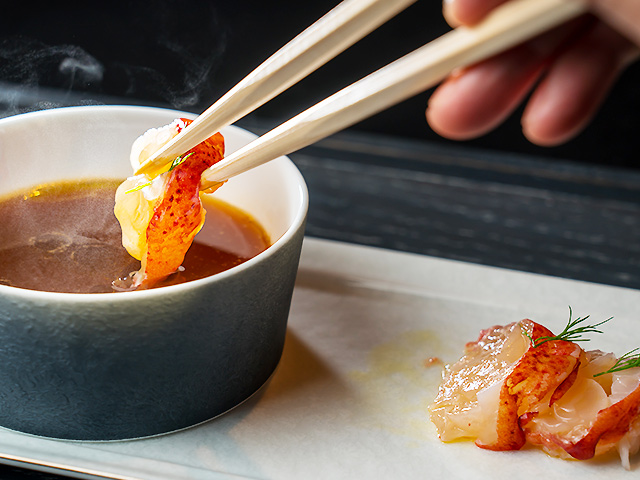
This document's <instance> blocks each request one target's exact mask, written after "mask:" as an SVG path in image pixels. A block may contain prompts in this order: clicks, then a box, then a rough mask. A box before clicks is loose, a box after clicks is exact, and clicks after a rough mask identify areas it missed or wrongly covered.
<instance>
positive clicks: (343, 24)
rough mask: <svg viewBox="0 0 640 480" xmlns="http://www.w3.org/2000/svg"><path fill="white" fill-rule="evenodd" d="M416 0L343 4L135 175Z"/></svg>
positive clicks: (156, 167)
mask: <svg viewBox="0 0 640 480" xmlns="http://www.w3.org/2000/svg"><path fill="white" fill-rule="evenodd" d="M415 2H416V0H345V1H343V2H342V3H340V4H339V5H338V6H336V7H335V8H334V9H332V10H331V11H330V12H329V13H327V14H326V15H325V16H323V17H322V18H320V19H319V20H318V21H317V22H315V23H314V24H313V25H311V26H310V27H309V28H307V29H306V30H305V31H303V32H302V33H301V34H299V35H298V36H297V37H295V38H294V39H293V40H291V41H290V42H289V43H287V44H286V45H285V46H284V47H282V48H281V49H280V50H278V51H277V52H276V53H274V54H273V55H272V56H271V57H269V58H268V59H267V60H265V61H264V62H263V63H262V64H261V65H260V66H258V67H257V68H256V69H255V70H253V71H252V72H251V73H250V74H249V75H247V76H246V77H245V78H244V79H242V80H241V81H240V82H239V83H238V84H237V85H236V86H235V87H233V88H232V89H231V90H229V92H227V93H226V94H225V95H223V96H222V97H220V99H219V100H218V101H216V102H215V103H214V104H213V105H211V106H210V107H209V108H208V109H207V110H205V111H204V112H203V113H202V114H200V115H199V116H198V117H197V118H196V119H195V120H194V121H193V123H192V124H191V125H190V126H189V128H187V129H185V130H183V131H182V132H181V133H180V134H179V135H176V137H175V138H173V139H172V141H171V142H169V143H167V144H166V145H165V146H164V147H163V148H161V149H160V150H158V151H157V152H156V153H155V154H154V155H153V156H151V157H149V158H148V159H147V161H145V162H144V163H143V164H142V165H141V166H140V167H139V168H138V170H137V171H136V174H137V173H143V172H144V173H150V174H152V173H158V172H159V171H162V170H163V169H164V167H166V166H167V164H168V163H170V162H171V161H172V160H173V159H174V158H176V157H177V156H179V155H182V154H183V153H184V152H186V151H187V150H189V149H191V148H193V147H195V146H196V145H197V144H199V143H200V142H202V141H204V140H205V139H207V138H208V137H210V136H211V135H213V134H214V133H215V132H217V131H219V130H220V129H222V128H223V127H226V126H228V125H231V124H232V123H233V122H235V121H237V120H239V119H240V118H242V117H244V116H245V115H247V114H248V113H250V112H252V111H253V110H255V109H256V108H258V107H259V106H261V105H263V104H264V103H266V102H267V101H269V100H271V99H272V98H273V97H275V96H276V95H278V94H280V93H282V92H283V91H285V90H286V89H288V88H289V87H291V86H292V85H294V84H295V83H297V82H298V81H300V80H301V79H303V78H304V77H305V76H307V75H308V74H309V73H311V72H313V71H314V70H317V69H318V68H319V67H321V66H322V65H324V64H325V63H326V62H328V61H329V60H331V59H332V58H334V57H335V56H337V55H338V54H339V53H341V52H342V51H343V50H345V49H347V48H348V47H349V46H351V45H353V44H354V43H356V42H357V41H358V40H360V39H361V38H363V37H364V36H366V35H367V34H369V33H370V32H372V31H373V30H375V29H376V28H378V27H379V26H380V25H382V24H383V23H385V22H386V21H388V20H389V19H390V18H392V17H393V16H394V15H396V14H397V13H399V12H401V11H402V10H404V9H405V8H407V7H408V6H409V5H411V4H412V3H415Z"/></svg>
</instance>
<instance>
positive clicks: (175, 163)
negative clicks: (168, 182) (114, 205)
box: [124, 152, 193, 193]
mask: <svg viewBox="0 0 640 480" xmlns="http://www.w3.org/2000/svg"><path fill="white" fill-rule="evenodd" d="M191 155H193V152H191V153H187V154H186V155H180V156H178V157H176V158H174V159H173V162H171V166H170V167H169V170H167V171H168V172H170V171H171V170H173V169H174V168H176V167H177V166H178V165H180V164H181V163H182V162H184V161H185V160H186V159H187V158H189V157H190V156H191ZM152 183H153V182H147V183H143V184H141V185H137V186H135V187H133V188H130V189H129V190H127V191H126V192H124V193H132V192H137V191H138V190H142V189H143V188H144V187H148V186H149V185H151V184H152Z"/></svg>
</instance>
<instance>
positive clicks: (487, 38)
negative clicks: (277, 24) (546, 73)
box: [138, 0, 587, 190]
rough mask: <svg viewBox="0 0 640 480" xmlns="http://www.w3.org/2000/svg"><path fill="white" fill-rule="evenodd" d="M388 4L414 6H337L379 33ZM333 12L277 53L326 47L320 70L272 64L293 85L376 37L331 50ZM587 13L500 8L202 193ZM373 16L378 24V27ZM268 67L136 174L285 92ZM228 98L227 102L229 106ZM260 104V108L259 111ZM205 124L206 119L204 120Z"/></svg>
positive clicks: (318, 111)
mask: <svg viewBox="0 0 640 480" xmlns="http://www.w3.org/2000/svg"><path fill="white" fill-rule="evenodd" d="M391 3H393V6H394V9H393V12H394V13H395V12H397V11H400V10H401V9H402V8H405V7H406V6H408V5H409V4H410V3H413V2H412V1H410V0H406V1H400V0H398V1H395V0H380V1H374V0H371V1H368V0H347V1H346V2H343V3H341V4H340V5H338V7H336V9H341V8H354V9H356V8H357V13H352V17H351V18H353V19H355V18H358V19H360V21H361V22H365V20H364V17H362V16H360V15H364V13H362V12H364V11H365V10H366V11H367V15H366V16H367V20H366V21H368V22H372V23H371V24H373V23H375V24H376V26H378V25H380V24H381V23H383V22H381V21H380V17H378V16H377V15H379V14H381V12H382V13H384V18H385V19H388V18H390V17H391V16H392V15H393V13H391V9H390V7H389V5H390V4H391ZM365 4H367V5H368V6H369V7H370V8H372V9H373V8H374V7H376V8H380V9H381V10H377V9H375V12H373V10H367V9H365V8H364V7H365ZM382 5H385V8H383V7H382ZM336 9H334V10H332V12H330V13H329V14H327V16H325V17H323V18H322V19H321V20H319V21H318V22H317V23H316V24H314V26H312V27H309V29H307V30H305V32H303V34H301V36H299V37H297V38H296V39H294V40H293V41H292V42H290V43H289V44H288V45H287V46H285V47H283V49H281V50H280V51H279V52H278V53H276V54H274V56H273V57H271V58H274V57H279V54H280V52H283V51H286V50H287V49H288V48H289V47H291V45H294V46H295V44H296V43H297V42H298V41H303V43H305V44H307V40H300V37H304V36H305V35H308V36H309V37H308V39H309V38H312V39H313V41H317V42H319V44H321V45H324V46H322V47H318V48H319V49H320V51H323V52H324V53H325V55H324V56H323V58H322V59H321V61H320V62H318V63H315V62H310V61H309V60H308V59H307V60H305V61H302V60H300V63H299V64H298V63H296V65H297V66H295V67H292V66H290V65H289V64H287V62H286V61H285V60H284V59H283V58H282V57H280V58H276V59H275V60H274V64H275V65H277V66H278V68H279V70H278V72H282V71H284V70H287V69H288V68H291V73H290V75H293V76H294V77H295V79H296V80H295V81H297V80H298V79H300V78H303V76H304V75H306V74H308V73H310V71H311V69H312V68H317V67H318V66H320V65H321V64H322V63H325V62H326V61H328V60H329V59H330V58H331V56H332V55H336V54H337V53H338V52H339V51H342V50H343V49H344V48H346V46H347V43H349V44H351V43H354V42H355V41H356V40H357V39H358V38H361V37H362V36H364V34H366V33H363V32H367V33H368V32H369V31H371V30H373V28H371V27H370V25H371V24H367V25H368V26H365V24H364V23H362V24H360V25H359V27H358V28H354V29H353V32H354V33H353V34H352V35H351V36H350V37H349V42H343V41H341V40H339V41H337V42H335V43H334V44H332V47H331V48H329V47H327V46H326V45H327V44H326V43H325V42H328V39H327V35H329V36H330V35H333V34H325V33H324V32H323V33H322V34H319V35H314V32H313V29H314V28H316V26H317V25H321V26H322V28H326V29H327V32H329V31H334V30H335V29H333V28H331V25H332V22H334V21H338V19H337V18H335V16H334V15H333V13H334V12H335V11H336ZM586 10H587V7H586V3H585V1H584V0H512V1H509V2H507V3H505V4H503V5H502V6H500V7H498V8H497V9H495V10H494V11H493V12H492V13H491V14H490V15H489V16H488V17H487V18H485V19H484V20H483V21H482V22H480V23H479V24H477V25H475V26H473V27H458V28H456V29H454V30H452V31H451V32H449V33H447V34H445V35H443V36H441V37H439V38H437V39H436V40H434V41H432V42H430V43H428V44H427V45H425V46H423V47H421V48H419V49H417V50H415V51H413V52H412V53H409V54H408V55H405V56H404V57H402V58H400V59H398V60H396V61H395V62H392V63H390V64H389V65H387V66H385V67H383V68H381V69H380V70H378V71H376V72H374V73H372V74H370V75H369V76H367V77H365V78H363V79H361V80H359V81H357V82H355V83H353V84H352V85H350V86H348V87H346V88H344V89H342V90H340V91H339V92H337V93H335V94H334V95H332V96H330V97H328V98H327V99H325V100H323V101H321V102H320V103H318V104H316V105H314V106H312V107H311V108H309V109H307V110H305V111H304V112H302V113H300V114H299V115H297V116H295V117H293V118H292V119H290V120H288V121H287V122H285V123H283V124H282V125H280V126H278V127H276V128H274V129H273V130H271V131H269V132H267V133H266V134H264V135H262V136H261V137H260V138H258V139H256V140H254V141H253V142H251V143H249V144H248V145H246V146H245V147H243V148H241V149H239V150H237V151H236V152H233V153H231V154H230V155H228V156H227V157H226V158H225V159H224V160H222V161H221V162H219V163H217V164H215V165H213V166H212V167H210V168H209V169H207V170H206V171H205V172H204V174H203V177H202V182H201V189H203V190H205V189H207V188H210V187H212V186H214V185H216V184H218V183H220V182H223V181H225V180H227V179H229V178H231V177H232V176H234V175H237V174H239V173H242V172H245V171H247V170H249V169H251V168H254V167H256V166H259V165H262V164H263V163H266V162H268V161H270V160H273V159H274V158H277V157H280V156H282V155H287V154H289V153H291V152H293V151H296V150H298V149H300V148H303V147H305V146H307V145H310V144H312V143H314V142H316V141H318V140H320V139H322V138H325V137H327V136H328V135H331V134H333V133H335V132H338V131H339V130H342V129H344V128H346V127H348V126H350V125H353V124H354V123H356V122H358V121H360V120H362V119H364V118H366V117H368V116H371V115H373V114H375V113H377V112H379V111H381V110H384V109H385V108H388V107H390V106H392V105H394V104H396V103H399V102H401V101H403V100H406V99H408V98H410V97H412V96H414V95H416V94H418V93H420V92H422V91H424V90H426V89H428V88H430V87H432V86H434V85H435V84H437V83H438V82H440V81H442V80H443V79H444V78H445V77H446V76H447V75H448V74H449V73H450V72H451V71H453V70H455V69H456V68H460V67H464V66H467V65H470V64H473V63H476V62H478V61H480V60H483V59H485V58H488V57H490V56H492V55H495V54H496V53H499V52H501V51H504V50H506V49H508V48H510V47H513V46H515V45H517V44H519V43H521V42H523V41H525V40H527V39H530V38H532V37H534V36H536V35H538V34H540V33H542V32H544V31H546V30H548V29H550V28H553V27H555V26H557V25H560V24H562V23H564V22H566V21H568V20H570V19H572V18H574V17H577V16H578V15H580V14H582V13H584V12H586ZM374 17H375V20H376V21H375V22H373V19H374ZM353 21H355V20H353ZM343 23H345V24H346V23H349V22H348V21H346V22H343ZM365 23H366V22H365ZM317 28H320V27H317ZM374 28H375V27H374ZM336 34H337V33H336ZM314 45H316V44H314ZM297 48H300V47H299V46H295V48H294V50H296V51H297ZM310 48H315V47H312V46H311V45H310V44H307V45H306V46H305V47H304V50H305V53H306V52H307V51H309V49H310ZM329 51H330V53H329ZM301 56H302V55H301ZM270 60H271V59H269V60H267V62H265V64H267V63H269V61H270ZM265 64H263V65H261V66H260V67H258V69H256V70H255V71H254V72H253V73H252V74H250V75H249V76H248V77H246V78H245V79H244V80H243V81H242V82H240V83H239V84H238V85H237V86H236V87H234V88H233V89H232V90H231V91H230V92H229V93H227V94H226V95H225V96H224V97H222V98H221V99H220V100H219V101H218V102H216V103H215V104H214V105H212V106H211V107H210V108H209V109H208V110H207V111H206V112H205V113H203V114H202V115H201V116H200V117H198V118H197V119H196V120H194V122H193V123H192V124H191V126H190V127H189V128H187V129H184V130H183V133H181V134H180V135H178V136H176V137H175V139H174V142H172V143H170V144H168V145H167V146H166V147H165V148H164V149H163V150H162V151H159V152H158V154H157V155H156V156H155V157H154V158H151V159H150V161H149V162H147V163H145V164H143V165H142V166H141V168H140V169H139V170H138V172H149V171H152V170H153V169H154V168H156V169H157V168H159V167H162V166H164V165H166V164H167V162H170V161H171V160H172V159H173V158H175V156H177V155H180V154H182V153H183V152H185V151H187V150H188V149H189V148H192V147H193V146H195V145H196V144H197V143H199V142H201V141H202V140H204V139H205V138H207V137H208V136H210V135H212V134H213V133H214V132H215V131H217V130H219V129H220V128H222V126H226V124H227V123H226V122H229V120H230V119H232V118H233V121H235V120H237V119H239V118H241V116H243V115H245V114H246V113H248V112H249V111H251V109H252V108H251V106H252V105H255V107H253V108H257V106H258V105H257V104H258V101H257V100H260V101H262V100H263V99H265V98H267V97H268V98H272V97H273V96H275V95H276V94H277V93H280V92H281V91H283V90H284V88H274V85H272V84H269V82H264V83H262V81H260V79H261V78H262V76H263V75H265V76H266V74H265V72H264V71H263V72H261V70H262V69H263V68H267V67H264V66H265ZM301 64H304V65H305V68H304V69H303V70H304V72H302V73H300V74H298V75H294V72H296V73H297V72H298V69H299V66H300V65H301ZM267 70H268V68H267ZM256 72H258V73H257V74H256V77H257V78H258V80H259V81H257V82H253V81H252V80H247V79H250V77H252V75H254V74H255V73H256ZM276 75H279V73H276ZM295 81H293V82H290V83H288V84H287V87H286V88H288V87H289V86H290V85H292V84H293V83H295ZM254 83H255V84H257V85H258V86H257V87H256V88H255V89H253V90H252V91H251V93H252V95H253V96H254V97H255V98H256V99H257V100H256V101H248V102H246V104H245V103H243V102H241V101H240V102H239V104H242V108H240V107H238V104H237V103H235V101H234V99H233V97H235V96H236V95H240V96H241V95H242V93H241V92H242V91H244V89H245V88H250V89H251V87H252V85H253V84H254ZM264 84H268V85H269V88H266V87H265V90H268V92H269V93H268V95H262V94H261V88H262V87H261V85H264ZM242 85H244V86H242ZM226 97H229V98H227V100H225V98H226ZM223 100H224V102H223ZM264 101H266V100H264ZM225 102H228V103H226V105H227V106H228V107H224V105H225ZM262 103H264V102H262ZM262 103H260V105H261V104H262ZM225 108H230V110H231V111H230V112H226V111H225ZM211 112H214V113H211ZM215 112H217V113H215ZM240 112H242V113H240ZM218 115H219V116H220V117H221V118H223V119H224V121H220V120H217V118H213V117H217V116H218ZM238 115H239V116H238ZM201 117H204V118H202V119H201ZM229 123H231V122H229ZM212 125H214V126H215V128H212V127H211V126H212ZM180 137H182V138H180ZM172 144H173V145H172Z"/></svg>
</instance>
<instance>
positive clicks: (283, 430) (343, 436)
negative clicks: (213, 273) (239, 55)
mask: <svg viewBox="0 0 640 480" xmlns="http://www.w3.org/2000/svg"><path fill="white" fill-rule="evenodd" d="M639 304H640V291H636V290H628V289H622V288H616V287H608V286H602V285H596V284H589V283H584V282H577V281H570V280H564V279H558V278H550V277H545V276H540V275H533V274H527V273H521V272H513V271H508V270H501V269H497V268H491V267H483V266H478V265H471V264H467V263H462V262H454V261H448V260H442V259H434V258H430V257H424V256H418V255H411V254H404V253H398V252H391V251H387V250H380V249H373V248H366V247H359V246H353V245H346V244H342V243H335V242H328V241H320V240H316V239H309V238H308V239H306V240H305V246H304V250H303V256H302V260H301V265H300V272H299V276H298V282H297V285H296V290H295V294H294V301H293V307H292V311H291V316H290V323H289V329H288V337H287V343H286V346H285V351H284V355H283V358H282V361H281V363H280V366H279V367H278V370H277V371H276V373H275V375H274V376H273V378H272V380H271V381H270V383H269V384H268V385H267V386H266V387H265V388H263V390H262V391H261V392H259V394H258V395H256V396H254V397H253V398H252V399H250V400H249V401H247V402H246V403H245V404H243V405H242V406H240V407H239V408H237V409H235V410H234V411H232V412H231V413H229V414H227V415H224V416H222V417H220V418H218V419H216V420H213V421H210V422H208V423H205V424H202V425H200V426H198V427H194V428H191V429H188V430H184V431H182V432H178V433H173V434H170V435H165V436H161V437H156V438H151V439H145V440H138V441H129V442H112V443H72V442H61V441H52V440H47V439H42V438H36V437H31V436H27V435H22V434H19V433H15V432H11V431H7V430H1V429H0V456H1V457H2V458H4V461H5V462H6V463H18V464H20V463H24V462H26V463H30V464H32V467H33V466H34V465H41V467H37V468H42V469H49V470H51V471H60V470H63V471H65V473H66V474H73V475H74V476H77V477H78V478H96V476H100V475H104V476H107V477H113V478H118V479H145V480H146V479H149V480H151V479H153V480H176V479H198V480H208V479H226V478H257V479H266V478H277V479H301V478H304V479H316V478H317V479H327V478H367V479H375V478H384V479H388V478H394V479H403V478H406V479H414V478H456V479H457V478H461V479H462V478H464V479H467V478H474V479H485V478H486V479H503V478H504V479H507V478H518V479H538V478H540V477H541V476H544V478H545V480H552V479H565V478H580V479H581V480H588V479H594V480H595V479H598V480H600V479H601V478H607V480H615V479H618V478H620V479H622V478H624V479H628V478H629V473H628V472H627V471H625V470H624V469H623V468H622V467H621V466H620V463H619V460H618V459H617V458H616V457H615V456H613V455H612V456H609V457H607V458H606V459H603V460H596V461H585V462H578V461H563V460H558V459H555V458H551V457H548V456H546V455H545V454H544V453H542V452H541V451H539V450H537V449H533V448H526V449H524V450H522V451H518V452H490V451H485V450H481V449H479V448H477V447H475V446H474V445H473V444H472V443H469V442H462V443H453V444H443V443H441V442H440V441H439V440H438V438H437V435H436V432H435V429H434V427H433V425H432V424H431V423H430V421H429V419H428V415H427V405H428V404H429V403H430V401H431V400H432V399H433V397H434V395H435V393H436V390H437V386H438V383H439V380H440V365H438V364H435V365H432V366H427V365H426V364H425V360H428V359H430V358H434V357H437V358H439V359H441V360H443V361H445V362H450V361H454V360H455V359H457V358H458V357H459V356H460V355H461V353H462V348H463V346H464V343H465V342H467V341H469V340H474V339H475V338H477V335H478V332H479V330H480V329H482V328H485V327H488V326H491V325H494V324H504V323H508V322H512V321H515V320H520V319H522V318H524V317H528V318H532V319H534V320H536V321H537V322H539V323H542V324H544V325H546V326H548V327H549V328H551V329H552V330H556V331H557V330H558V329H562V327H563V326H564V325H565V323H566V321H567V317H568V306H569V305H570V306H571V307H572V308H573V312H574V314H575V315H580V316H584V315H591V318H592V319H593V320H600V319H605V318H608V317H609V316H612V315H613V316H614V320H612V321H611V322H610V323H609V324H607V325H606V326H605V333H604V334H603V335H600V336H597V337H595V338H593V340H592V341H591V342H590V344H588V347H589V348H600V349H602V350H610V351H615V352H616V353H618V354H622V353H624V352H627V351H629V350H631V349H632V348H635V347H637V346H638V341H639V339H640V321H639V319H638V318H637V305H639ZM632 468H633V469H634V470H635V471H638V470H639V469H640V455H635V456H634V457H633V458H632ZM631 475H632V476H633V475H634V474H631Z"/></svg>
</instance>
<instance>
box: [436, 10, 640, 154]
mask: <svg viewBox="0 0 640 480" xmlns="http://www.w3.org/2000/svg"><path fill="white" fill-rule="evenodd" d="M505 1H507V0H445V4H444V14H445V17H446V19H447V21H448V22H449V23H450V24H451V25H452V26H458V25H461V24H462V25H472V24H474V23H476V22H478V21H479V20H481V19H482V18H483V17H484V15H486V14H487V12H489V11H490V10H491V9H493V8H495V7H496V6H498V5H500V4H502V3H504V2H505ZM590 3H591V5H592V12H593V13H594V15H585V16H583V17H581V18H579V19H577V20H575V21H572V22H570V23H568V24H566V25H563V26H561V27H558V28H556V29H554V30H552V31H550V32H547V33H545V34H544V35H541V36H539V37H537V38H535V39H533V40H531V41H529V42H527V43H525V44H523V45H520V46H518V47H515V48H513V49H511V50H509V51H507V52H505V53H502V54H500V55H498V56H496V57H493V58H490V59H488V60H485V61H483V62H481V63H478V64H476V65H473V66H471V67H468V68H465V69H463V70H462V71H460V72H456V73H455V74H453V75H451V76H450V77H449V78H448V79H447V80H446V81H445V82H443V83H442V84H441V85H440V86H439V87H438V88H437V89H436V91H435V92H434V93H433V95H432V96H431V99H430V100H429V105H428V108H427V112H426V116H427V121H428V122H429V124H430V125H431V127H432V128H433V130H434V131H435V132H436V133H439V134H440V135H442V136H443V137H447V138H451V139H456V140H466V139H471V138H474V137H478V136H480V135H483V134H485V133H487V132H489V131H490V130H492V129H494V128H495V127H497V126H498V125H499V124H500V123H502V122H503V121H504V120H505V119H506V118H507V117H508V116H509V115H510V114H511V113H513V111H514V110H515V109H516V108H517V107H518V105H519V104H520V103H522V102H523V101H524V100H525V97H527V96H528V95H529V94H530V93H531V96H530V98H529V100H528V102H527V105H526V107H525V109H524V112H523V115H522V129H523V133H524V135H525V136H526V137H527V138H528V139H529V140H530V141H531V142H533V143H536V144H538V145H546V146H553V145H558V144H561V143H564V142H566V141H568V140H570V139H571V138H573V137H574V136H576V135H577V134H578V133H580V131H581V130H582V129H583V128H584V127H585V126H586V125H587V124H588V123H589V121H590V120H591V119H592V118H593V116H594V115H595V113H596V111H597V109H598V107H599V105H600V104H601V103H602V101H603V100H604V99H605V97H606V95H607V93H608V92H609V90H610V88H611V87H612V85H613V84H614V82H615V80H616V79H617V77H618V76H619V75H620V74H621V73H622V71H624V69H625V68H626V66H627V65H629V64H630V63H631V62H632V61H634V60H635V59H636V57H637V56H638V48H637V46H638V45H640V0H590ZM605 22H607V23H605ZM625 35H626V36H625ZM632 40H633V41H635V42H636V43H633V41H632Z"/></svg>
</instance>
